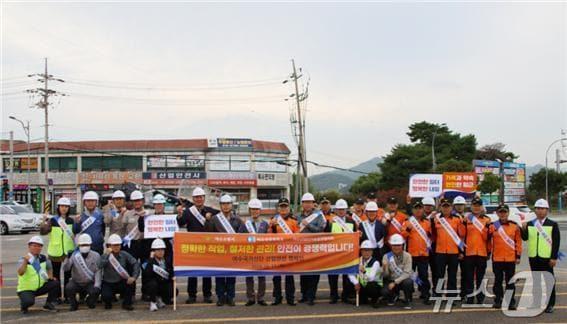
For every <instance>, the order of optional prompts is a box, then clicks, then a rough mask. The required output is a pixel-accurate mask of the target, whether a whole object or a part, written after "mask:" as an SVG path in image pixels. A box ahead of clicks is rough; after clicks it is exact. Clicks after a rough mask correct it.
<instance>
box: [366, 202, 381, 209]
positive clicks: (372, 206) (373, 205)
mask: <svg viewBox="0 0 567 324" xmlns="http://www.w3.org/2000/svg"><path fill="white" fill-rule="evenodd" d="M365 210H366V211H378V205H377V204H376V202H374V201H369V202H368V203H367V204H366V208H365Z"/></svg>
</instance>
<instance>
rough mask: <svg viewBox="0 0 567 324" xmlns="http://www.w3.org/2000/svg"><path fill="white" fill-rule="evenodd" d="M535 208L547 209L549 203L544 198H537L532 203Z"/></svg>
mask: <svg viewBox="0 0 567 324" xmlns="http://www.w3.org/2000/svg"><path fill="white" fill-rule="evenodd" d="M534 207H535V208H547V209H549V203H548V202H547V200H545V199H543V198H542V199H538V200H537V201H536V202H535V205H534Z"/></svg>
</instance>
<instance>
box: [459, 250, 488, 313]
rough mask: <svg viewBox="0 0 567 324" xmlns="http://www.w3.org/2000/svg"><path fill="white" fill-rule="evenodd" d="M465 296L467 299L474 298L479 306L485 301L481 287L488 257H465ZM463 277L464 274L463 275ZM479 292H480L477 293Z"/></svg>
mask: <svg viewBox="0 0 567 324" xmlns="http://www.w3.org/2000/svg"><path fill="white" fill-rule="evenodd" d="M464 266H465V294H466V298H467V299H469V300H470V299H471V298H474V296H473V295H474V294H475V293H476V300H477V301H478V303H479V304H482V303H483V301H484V293H482V289H480V288H481V285H482V280H483V279H484V274H485V273H486V257H483V256H479V255H471V256H465V262H464ZM461 275H462V274H461ZM477 290H478V292H477Z"/></svg>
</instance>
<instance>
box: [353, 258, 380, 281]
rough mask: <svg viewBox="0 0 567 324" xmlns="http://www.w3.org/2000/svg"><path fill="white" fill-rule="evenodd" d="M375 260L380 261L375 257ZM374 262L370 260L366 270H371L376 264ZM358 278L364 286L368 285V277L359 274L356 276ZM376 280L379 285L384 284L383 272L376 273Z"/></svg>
mask: <svg viewBox="0 0 567 324" xmlns="http://www.w3.org/2000/svg"><path fill="white" fill-rule="evenodd" d="M374 262H378V261H376V259H374ZM374 262H369V263H368V264H367V265H366V268H365V270H366V272H369V271H370V270H371V269H372V266H373V265H374ZM356 279H357V280H358V282H359V283H360V285H361V286H362V287H366V284H367V283H368V282H367V281H366V279H365V278H364V276H361V275H357V276H356ZM374 281H375V282H376V283H377V284H378V285H379V286H382V274H381V273H378V274H376V278H375V280H374Z"/></svg>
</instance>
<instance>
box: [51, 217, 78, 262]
mask: <svg viewBox="0 0 567 324" xmlns="http://www.w3.org/2000/svg"><path fill="white" fill-rule="evenodd" d="M67 226H72V225H70V224H67ZM73 250H75V242H73V239H72V238H70V237H69V235H67V234H66V233H65V232H64V231H63V229H61V227H59V226H53V225H52V226H51V232H50V233H49V246H48V247H47V254H48V255H49V256H52V257H61V256H64V255H67V253H69V252H73Z"/></svg>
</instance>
